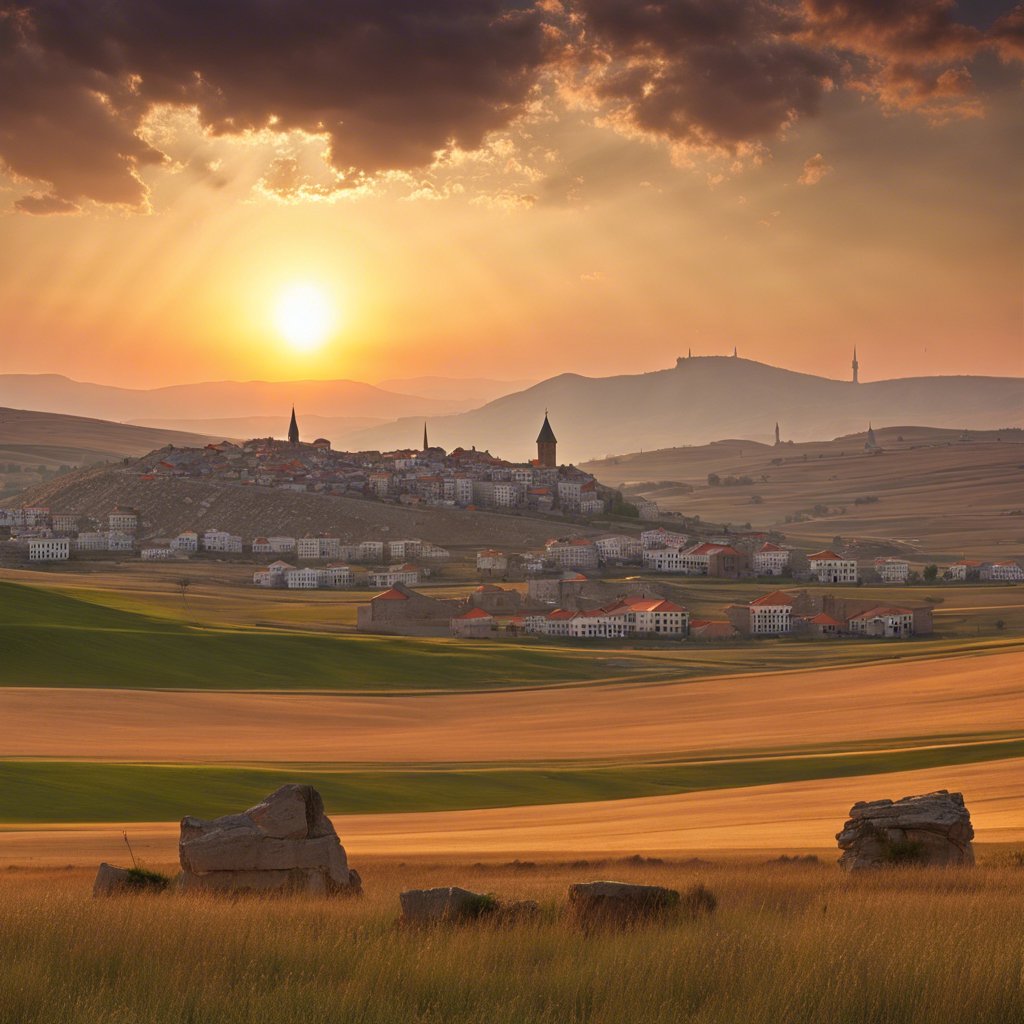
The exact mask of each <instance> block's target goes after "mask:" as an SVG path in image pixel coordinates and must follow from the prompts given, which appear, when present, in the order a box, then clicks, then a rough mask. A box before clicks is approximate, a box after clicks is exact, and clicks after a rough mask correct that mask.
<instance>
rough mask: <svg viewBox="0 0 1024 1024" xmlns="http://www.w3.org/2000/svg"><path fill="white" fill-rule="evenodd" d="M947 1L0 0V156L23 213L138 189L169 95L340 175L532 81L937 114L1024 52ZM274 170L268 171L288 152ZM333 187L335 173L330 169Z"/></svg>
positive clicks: (507, 105) (687, 101)
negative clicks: (299, 144) (839, 96)
mask: <svg viewBox="0 0 1024 1024" xmlns="http://www.w3.org/2000/svg"><path fill="white" fill-rule="evenodd" d="M954 14H955V12H954V5H953V3H952V0H892V2H889V3H885V4H882V3H878V2H877V0H802V2H798V0H788V2H787V0H651V2H647V3H642V4H641V3H637V2H635V0H566V2H565V3H564V4H563V3H560V2H559V0H537V2H525V0H524V2H522V3H507V2H503V0H388V2H387V3H382V2H379V0H341V2H334V3H323V2H322V0H291V2H290V3H287V4H282V3H280V2H278V0H0V160H2V162H3V164H4V165H5V167H6V169H7V170H8V172H9V173H10V174H11V175H12V176H14V177H15V178H16V179H19V180H23V181H26V182H29V183H31V184H32V186H33V187H34V190H35V193H36V194H35V195H31V196H26V197H23V198H22V199H21V200H20V201H19V203H18V207H19V209H21V210H24V211H25V212H34V213H52V212H66V211H69V210H72V209H73V208H74V207H75V206H77V205H78V204H80V203H81V202H82V201H83V200H94V201H96V202H99V203H108V204H124V205H126V206H129V207H142V206H144V205H145V202H146V197H147V188H146V185H145V182H144V169H145V168H146V167H147V166H155V165H160V164H164V163H167V161H168V158H167V156H166V155H165V154H164V152H162V151H161V149H160V148H159V145H158V144H157V143H156V142H154V140H153V138H152V137H151V136H149V135H147V133H146V130H145V125H146V123H147V118H148V117H151V116H152V113H153V111H154V110H157V109H160V108H163V107H168V106H169V107H172V108H183V109H188V110H191V111H194V112H195V115H196V116H197V117H198V120H199V123H200V124H201V125H202V127H203V129H204V130H205V131H206V132H207V133H208V134H210V135H217V136H228V137H252V134H253V133H262V132H270V133H282V134H283V133H288V132H296V131H298V132H304V133H308V134H310V135H315V136H318V137H322V138H323V140H324V152H325V157H326V161H327V164H328V167H329V169H330V171H331V174H332V175H333V176H334V180H335V181H336V182H338V183H339V184H340V185H351V184H352V183H353V182H358V181H360V180H365V179H366V178H367V177H372V176H373V175H377V174H379V173H382V172H390V171H410V170H414V169H417V168H424V167H428V166H430V165H431V164H432V163H434V162H435V160H436V159H437V155H438V153H440V152H443V151H451V150H453V149H457V150H460V151H473V150H475V149H477V148H479V147H480V146H481V145H482V144H483V143H484V142H485V140H486V139H487V138H488V136H489V135H491V134H492V133H494V132H496V131H500V130H503V129H506V128H508V127H509V126H510V125H513V124H514V123H515V122H516V121H517V120H518V119H520V118H522V117H523V116H524V114H525V113H526V112H527V111H528V110H530V108H531V105H534V104H536V103H537V102H538V101H539V100H540V99H541V98H542V97H546V98H548V99H549V100H551V99H552V98H558V99H560V100H563V101H564V100H569V101H571V102H573V103H575V104H577V105H583V106H584V107H585V108H587V109H588V110H590V111H592V112H593V114H594V115H595V116H597V117H598V118H600V119H601V120H602V123H605V124H608V125H610V126H611V127H612V128H614V129H616V130H618V131H621V132H623V133H625V134H631V135H638V136H642V137H645V138H650V139H655V140H661V141H664V142H666V143H668V144H670V145H672V146H674V147H678V148H679V149H680V150H682V151H685V152H693V153H701V152H709V151H710V152H715V153H718V154H724V155H726V156H730V157H733V158H735V157H742V156H743V155H745V154H747V155H749V154H751V153H757V152H758V151H760V149H762V148H763V147H764V146H766V145H768V144H770V143H771V142H772V140H774V139H776V138H777V137H778V136H779V135H780V133H783V132H785V130H786V129H787V128H788V127H789V126H791V125H792V124H794V123H795V122H796V121H798V120H799V119H801V118H806V117H812V116H815V115H817V114H818V113H819V112H820V110H821V109H822V105H823V102H824V98H825V96H826V94H827V93H828V92H829V91H830V90H832V89H834V88H850V89H855V90H857V91H859V92H861V93H863V94H864V95H866V96H870V97H872V98H873V99H875V100H876V101H877V102H878V103H879V104H880V105H881V106H882V107H883V109H885V110H886V111H888V112H902V111H913V110H916V111H919V112H921V113H923V114H924V115H925V116H927V117H928V118H930V119H931V120H932V121H935V122H942V121H946V120H950V119H953V118H958V117H965V116H978V115H979V114H981V113H982V109H983V108H982V101H981V98H980V97H978V96H977V95H976V94H975V91H974V82H973V79H972V76H971V72H970V64H971V62H972V61H973V60H974V59H975V58H976V57H977V55H978V54H979V53H981V52H982V51H983V50H986V49H992V50H993V51H995V52H997V53H998V54H999V55H1000V57H1001V58H1002V59H1004V60H1010V59H1014V58H1015V57H1017V56H1019V55H1020V52H1021V38H1022V33H1024V14H1022V12H1021V9H1020V8H1015V9H1010V8H1009V7H1008V8H1007V10H1006V12H1005V13H1004V14H1003V15H1002V17H1000V18H999V19H998V20H997V21H996V22H995V23H994V25H993V26H992V27H991V28H989V29H987V30H983V29H980V28H978V27H976V26H972V25H968V24H964V23H961V22H960V21H958V20H957V19H956V17H955V16H954ZM275 159H277V160H278V161H279V162H278V163H277V164H276V165H274V166H273V167H268V180H269V181H272V182H274V181H278V180H280V181H282V182H283V181H284V179H285V178H287V177H288V176H289V173H293V172H294V171H295V168H294V167H293V166H291V165H289V164H288V163H287V158H285V162H280V161H281V157H280V155H279V154H278V155H277V156H276V157H275ZM318 187H321V188H322V187H327V186H318Z"/></svg>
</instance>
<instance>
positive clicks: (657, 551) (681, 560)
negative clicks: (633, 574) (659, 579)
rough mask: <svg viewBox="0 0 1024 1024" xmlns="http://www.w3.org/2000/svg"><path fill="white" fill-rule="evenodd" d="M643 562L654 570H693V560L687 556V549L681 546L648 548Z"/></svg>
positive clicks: (672, 571) (670, 571) (668, 571)
mask: <svg viewBox="0 0 1024 1024" xmlns="http://www.w3.org/2000/svg"><path fill="white" fill-rule="evenodd" d="M643 563H644V565H645V566H647V568H649V569H651V570H652V571H653V572H666V573H688V572H690V571H691V570H690V566H691V562H690V560H689V559H688V558H687V556H686V549H685V548H681V547H672V548H646V549H645V550H644V553H643Z"/></svg>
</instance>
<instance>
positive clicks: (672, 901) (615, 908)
mask: <svg viewBox="0 0 1024 1024" xmlns="http://www.w3.org/2000/svg"><path fill="white" fill-rule="evenodd" d="M569 906H570V908H571V909H572V911H573V912H574V913H575V914H576V916H577V917H579V918H581V919H583V920H586V921H591V920H610V921H621V922H628V921H639V920H642V919H645V918H655V917H663V916H665V915H666V914H668V913H670V912H674V911H677V910H678V909H679V906H680V897H679V893H678V892H677V891H676V890H675V889H665V888H663V887H662V886H660V885H634V884H632V883H629V882H580V883H577V884H576V885H570V886H569Z"/></svg>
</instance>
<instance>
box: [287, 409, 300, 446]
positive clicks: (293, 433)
mask: <svg viewBox="0 0 1024 1024" xmlns="http://www.w3.org/2000/svg"><path fill="white" fill-rule="evenodd" d="M288 440H289V441H290V442H291V443H292V444H298V443H299V424H298V422H297V421H296V419H295V406H294V405H293V406H292V421H291V423H289V424H288Z"/></svg>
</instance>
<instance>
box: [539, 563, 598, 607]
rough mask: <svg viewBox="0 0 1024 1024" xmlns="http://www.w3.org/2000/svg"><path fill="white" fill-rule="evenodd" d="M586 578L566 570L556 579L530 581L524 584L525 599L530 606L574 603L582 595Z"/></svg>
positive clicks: (578, 573)
mask: <svg viewBox="0 0 1024 1024" xmlns="http://www.w3.org/2000/svg"><path fill="white" fill-rule="evenodd" d="M586 583H587V577H586V576H584V575H583V573H581V572H572V571H571V570H566V571H565V572H563V573H562V574H561V575H560V576H559V577H558V578H557V579H551V578H542V579H532V580H529V581H528V582H527V584H526V597H527V600H528V601H529V602H530V603H531V604H557V605H560V606H564V605H567V604H570V603H574V602H575V600H576V598H578V596H579V595H580V594H581V593H582V591H583V587H584V586H585V585H586Z"/></svg>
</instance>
